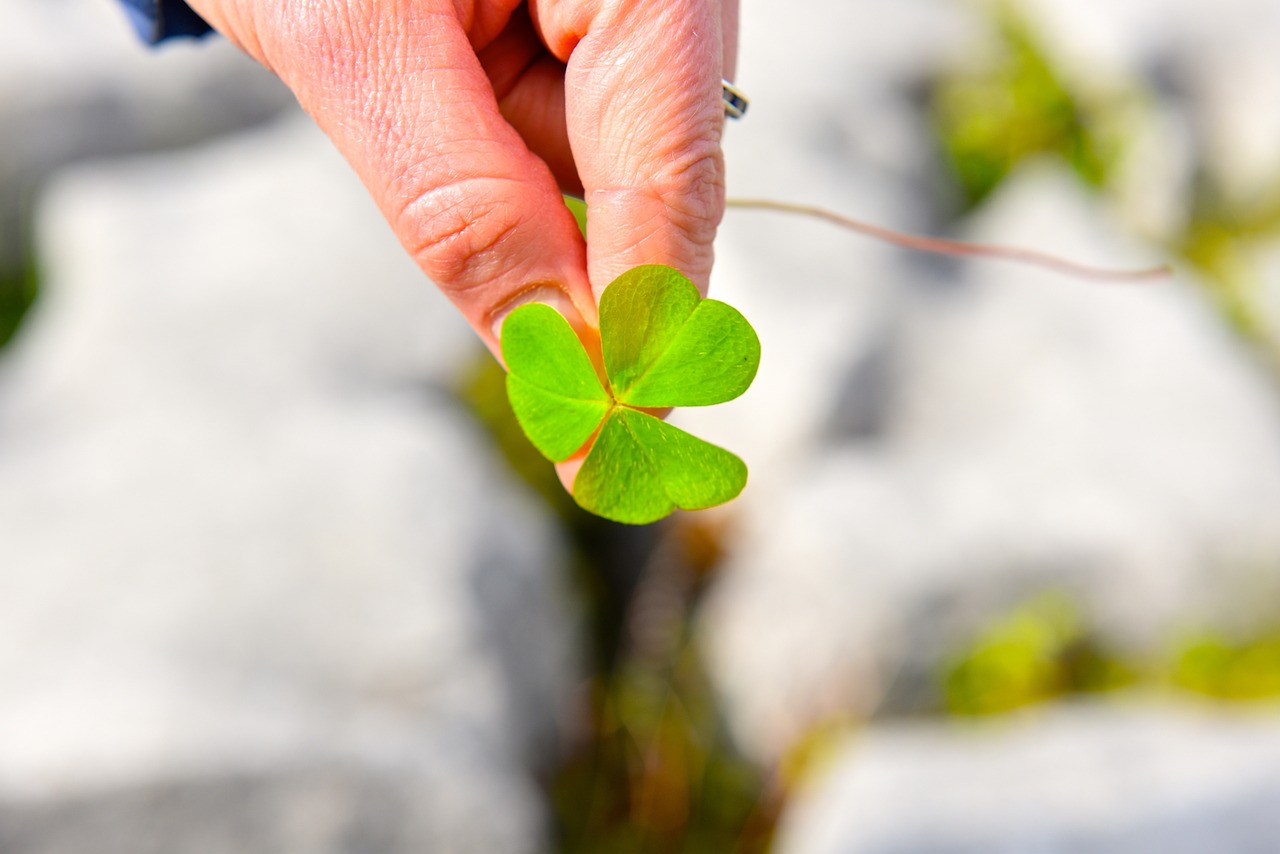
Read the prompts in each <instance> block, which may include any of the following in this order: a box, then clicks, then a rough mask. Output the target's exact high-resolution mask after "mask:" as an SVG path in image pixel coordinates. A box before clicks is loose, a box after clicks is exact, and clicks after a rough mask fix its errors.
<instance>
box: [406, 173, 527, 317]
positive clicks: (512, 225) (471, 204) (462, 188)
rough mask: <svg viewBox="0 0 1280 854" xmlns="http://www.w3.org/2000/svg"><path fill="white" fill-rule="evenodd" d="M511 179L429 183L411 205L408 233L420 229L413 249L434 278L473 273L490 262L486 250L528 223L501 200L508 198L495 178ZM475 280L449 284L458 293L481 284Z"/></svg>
mask: <svg viewBox="0 0 1280 854" xmlns="http://www.w3.org/2000/svg"><path fill="white" fill-rule="evenodd" d="M495 182H496V183H510V181H509V179H504V178H498V177H459V178H455V179H453V180H449V181H446V182H444V183H441V184H439V185H437V186H433V187H428V188H426V189H425V190H424V191H423V192H422V193H421V194H420V195H419V196H418V197H417V198H414V199H412V200H410V201H409V203H408V204H406V205H405V208H404V210H403V211H402V212H401V215H400V221H402V222H404V223H405V224H404V225H403V226H402V228H403V229H404V230H403V231H402V233H416V240H412V241H411V242H410V243H408V244H407V245H406V248H407V249H408V250H409V252H410V254H411V255H412V256H413V257H414V258H415V259H416V260H417V261H418V262H419V264H420V265H421V266H422V267H423V268H424V269H425V270H426V271H427V273H428V275H430V276H431V277H432V278H433V279H435V278H437V277H439V278H440V279H444V280H445V281H446V282H449V281H453V280H457V279H469V278H472V277H470V276H467V275H464V274H465V273H466V272H468V271H469V270H470V269H471V268H472V267H473V266H474V265H476V264H483V263H485V262H486V260H487V259H486V258H485V257H484V256H485V254H486V253H485V250H488V249H492V248H493V247H495V246H497V245H499V244H500V243H502V241H504V240H506V239H507V238H509V237H510V236H511V234H513V233H514V232H516V231H517V230H518V229H519V228H520V226H522V225H523V221H522V216H521V214H520V213H519V212H518V211H517V212H512V211H510V210H508V209H507V207H506V206H505V205H504V204H503V203H502V202H501V201H497V200H501V199H503V198H504V196H505V194H504V193H503V192H502V191H501V190H497V191H495V190H493V189H492V188H491V186H490V185H492V184H493V183H495ZM480 286H481V284H480V283H477V282H469V283H467V284H465V285H463V286H462V287H460V288H457V287H452V286H449V285H445V287H446V288H448V289H449V290H450V292H451V294H452V293H454V292H459V293H460V292H465V291H466V290H469V289H471V288H474V287H480Z"/></svg>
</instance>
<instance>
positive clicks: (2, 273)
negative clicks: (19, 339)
mask: <svg viewBox="0 0 1280 854" xmlns="http://www.w3.org/2000/svg"><path fill="white" fill-rule="evenodd" d="M38 281H39V278H38V276H37V274H36V266H35V263H34V262H33V261H32V260H31V259H30V258H29V257H28V258H26V259H24V260H22V261H21V262H19V263H16V264H13V265H12V266H10V267H8V268H0V348H3V347H4V346H5V345H6V344H8V343H9V341H10V340H12V338H13V336H14V334H15V333H17V331H18V327H19V326H21V325H22V320H23V318H25V317H26V314H27V310H28V309H30V308H31V305H32V303H34V302H35V299H36V293H37V291H38V290H39V285H38Z"/></svg>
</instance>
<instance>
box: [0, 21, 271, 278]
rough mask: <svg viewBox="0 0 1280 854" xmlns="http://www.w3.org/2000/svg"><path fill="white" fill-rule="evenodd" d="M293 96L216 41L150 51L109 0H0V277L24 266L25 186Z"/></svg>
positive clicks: (166, 143)
mask: <svg viewBox="0 0 1280 854" xmlns="http://www.w3.org/2000/svg"><path fill="white" fill-rule="evenodd" d="M292 102H293V96H292V95H291V94H290V93H289V91H288V90H287V89H285V87H284V86H283V85H282V84H281V83H280V82H279V81H278V80H277V79H276V78H275V77H274V76H273V75H272V74H271V73H270V72H268V71H266V70H265V69H263V68H262V67H260V66H259V65H258V64H257V63H255V62H254V61H253V60H251V59H249V58H248V57H247V56H245V55H244V54H243V53H241V52H240V50H239V49H238V48H236V47H235V46H233V45H232V44H231V43H229V42H227V41H225V40H224V39H221V38H216V37H214V38H209V39H204V40H200V41H192V40H190V39H184V40H178V41H174V42H171V43H168V44H165V45H164V46H162V47H159V48H156V49H151V48H149V47H147V46H146V45H144V44H143V43H142V42H141V41H139V40H138V38H137V37H136V36H135V34H134V32H133V29H132V28H131V27H130V25H129V23H128V20H127V19H126V17H125V14H124V11H123V9H122V8H121V7H120V4H119V3H117V2H114V0H6V2H5V6H4V9H3V10H2V11H0V272H11V271H13V270H14V269H17V268H19V267H20V266H21V265H23V264H24V263H26V262H27V260H28V259H27V258H26V254H27V253H28V250H29V247H28V246H27V244H28V242H29V239H30V235H29V233H28V232H29V231H30V223H29V221H28V217H29V214H30V208H31V203H32V198H33V196H34V193H35V192H36V190H37V189H38V187H39V186H40V184H41V183H42V182H43V181H45V180H46V179H47V178H48V177H49V176H50V175H52V174H53V173H54V172H55V171H56V170H57V169H59V168H61V167H62V166H65V165H67V164H69V163H72V162H74V161H77V160H81V159H84V158H87V157H95V156H103V155H116V154H127V153H131V152H138V151H148V150H155V149H160V148H173V147H178V146H183V145H191V144H194V143H197V142H200V141H201V140H205V139H208V138H209V137H212V136H215V135H217V134H221V133H226V132H228V131H234V130H239V129H243V128H247V127H250V126H252V125H255V124H258V123H261V122H262V121H264V120H266V119H268V118H269V117H271V116H273V115H275V114H276V113H278V112H279V111H280V110H281V109H283V108H285V107H287V106H288V105H289V104H291V103H292Z"/></svg>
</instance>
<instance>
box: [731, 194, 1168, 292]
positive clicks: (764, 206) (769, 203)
mask: <svg viewBox="0 0 1280 854" xmlns="http://www.w3.org/2000/svg"><path fill="white" fill-rule="evenodd" d="M725 204H726V206H728V207H732V208H754V209H756V210H769V211H775V212H778V213H789V214H800V215H801V216H810V217H815V218H817V219H823V220H826V221H827V222H830V223H834V224H835V225H838V226H840V227H841V228H846V229H848V230H850V231H855V232H857V233H859V234H864V235H866V236H868V237H874V238H876V239H878V240H883V241H886V242H888V243H893V244H895V245H897V246H903V247H905V248H907V249H915V250H918V251H920V252H933V253H935V254H940V255H960V256H969V257H977V258H994V259H998V260H1002V261H1015V262H1017V263H1019V264H1030V265H1032V266H1035V267H1042V268H1044V269H1047V270H1053V271H1054V272H1058V273H1063V274H1066V275H1068V276H1077V277H1079V278H1082V279H1095V280H1098V281H1115V282H1140V281H1151V280H1154V279H1166V278H1168V277H1169V276H1170V275H1172V273H1173V270H1172V269H1171V268H1170V267H1169V265H1168V264H1161V265H1160V266H1158V267H1148V268H1145V269H1141V270H1110V269H1103V268H1100V267H1091V266H1089V265H1087V264H1079V263H1076V262H1075V261H1068V260H1066V259H1065V258H1058V257H1055V256H1053V255H1048V254H1045V253H1044V252H1036V251H1035V250H1032V249H1020V248H1018V247H1014V246H999V245H994V244H988V243H967V242H965V241H962V240H947V239H945V238H941V237H924V236H922V235H918V234H906V233H904V232H901V231H894V230H893V229H891V228H885V227H884V226H880V225H873V224H871V223H869V222H863V221H862V220H857V219H853V218H852V217H847V216H844V215H843V214H838V213H836V212H834V211H830V210H827V209H826V208H820V207H816V206H814V205H803V204H797V203H794V202H779V201H774V200H772V199H729V200H728V201H727V202H725Z"/></svg>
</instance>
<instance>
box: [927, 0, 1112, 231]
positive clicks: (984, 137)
mask: <svg viewBox="0 0 1280 854" xmlns="http://www.w3.org/2000/svg"><path fill="white" fill-rule="evenodd" d="M992 25H993V29H994V30H995V31H996V34H997V36H998V38H997V44H998V46H999V49H998V51H997V52H996V53H995V55H993V56H992V57H991V58H990V60H989V61H988V62H987V63H985V64H983V65H981V66H979V67H977V68H976V69H973V70H971V71H967V72H959V73H955V74H952V75H949V76H947V77H945V78H943V79H941V80H939V81H937V83H936V85H935V87H934V89H933V97H932V103H931V117H932V121H933V127H934V132H935V134H936V136H937V139H938V141H939V143H940V145H941V148H942V152H943V156H944V160H945V162H946V165H947V166H948V168H949V169H950V171H951V174H952V175H953V176H954V178H955V179H956V182H957V184H958V186H959V188H960V190H961V195H962V202H963V205H964V207H965V208H970V207H973V206H974V205H976V204H978V203H979V202H981V201H982V200H983V199H984V198H986V197H987V196H988V195H989V194H990V193H991V192H992V191H993V190H995V188H996V187H998V186H999V185H1000V182H1001V181H1003V180H1004V179H1005V177H1006V176H1008V175H1009V173H1010V172H1012V171H1013V169H1014V168H1015V167H1016V166H1017V165H1018V164H1019V163H1021V162H1022V161H1024V160H1026V159H1027V158H1029V157H1032V156H1035V155H1043V154H1054V155H1058V156H1060V157H1062V158H1063V159H1064V160H1065V161H1066V162H1067V163H1069V164H1071V166H1072V168H1073V169H1074V170H1075V171H1076V172H1077V173H1078V174H1079V175H1080V176H1081V178H1083V179H1084V180H1085V181H1086V182H1087V183H1089V184H1091V185H1093V186H1101V185H1103V184H1104V183H1105V182H1106V180H1107V178H1108V176H1109V174H1110V170H1111V168H1112V166H1113V165H1114V163H1115V161H1116V159H1117V157H1118V154H1119V151H1118V144H1119V143H1118V138H1117V137H1116V136H1115V135H1110V134H1105V133H1103V132H1102V131H1101V130H1100V128H1102V127H1103V126H1104V121H1103V120H1104V111H1103V110H1101V109H1097V108H1095V107H1094V106H1093V105H1092V104H1088V103H1086V102H1085V101H1084V100H1083V99H1081V98H1080V97H1079V96H1078V95H1077V94H1076V93H1073V92H1071V91H1070V90H1069V89H1068V87H1067V85H1066V84H1065V83H1064V82H1063V80H1062V78H1061V77H1060V76H1059V75H1058V74H1057V73H1056V72H1055V70H1054V68H1053V66H1052V65H1050V63H1049V61H1048V59H1047V58H1046V57H1045V55H1044V53H1043V51H1042V50H1041V49H1040V46H1039V45H1038V44H1037V43H1036V40H1035V38H1034V37H1033V35H1032V32H1031V30H1030V28H1029V27H1028V26H1027V24H1026V23H1025V22H1024V21H1023V19H1022V18H1021V16H1020V15H1019V14H1018V13H1017V12H1016V11H1014V10H1013V8H1012V6H1011V4H1008V3H1001V4H997V5H996V6H995V7H994V11H993V13H992Z"/></svg>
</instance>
